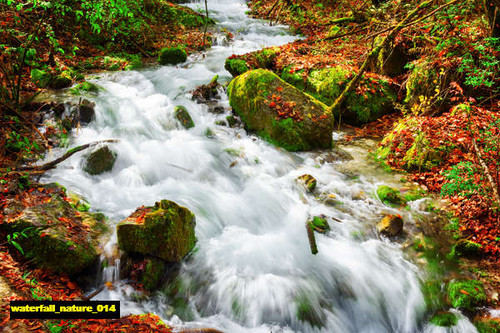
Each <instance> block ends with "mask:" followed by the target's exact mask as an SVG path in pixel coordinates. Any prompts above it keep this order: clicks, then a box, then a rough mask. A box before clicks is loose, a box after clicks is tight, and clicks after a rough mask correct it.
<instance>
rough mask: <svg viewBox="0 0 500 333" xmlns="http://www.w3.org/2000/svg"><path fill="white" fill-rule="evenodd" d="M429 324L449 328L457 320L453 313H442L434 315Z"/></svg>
mask: <svg viewBox="0 0 500 333" xmlns="http://www.w3.org/2000/svg"><path fill="white" fill-rule="evenodd" d="M429 322H431V323H432V324H434V325H436V326H442V327H451V326H455V325H456V324H457V322H458V318H457V316H456V315H455V314H454V313H451V312H444V313H440V314H437V315H435V316H434V317H432V318H431V320H430V321H429Z"/></svg>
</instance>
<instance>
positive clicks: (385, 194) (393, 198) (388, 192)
mask: <svg viewBox="0 0 500 333" xmlns="http://www.w3.org/2000/svg"><path fill="white" fill-rule="evenodd" d="M377 196H378V198H379V199H380V201H382V202H383V203H384V204H387V205H396V206H399V205H402V204H404V203H405V200H404V199H403V197H402V196H401V193H400V192H399V191H398V190H397V189H395V188H392V187H389V186H387V185H380V186H379V187H378V188H377Z"/></svg>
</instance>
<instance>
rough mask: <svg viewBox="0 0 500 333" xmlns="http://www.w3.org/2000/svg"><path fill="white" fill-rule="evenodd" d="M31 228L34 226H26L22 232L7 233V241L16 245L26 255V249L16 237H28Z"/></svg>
mask: <svg viewBox="0 0 500 333" xmlns="http://www.w3.org/2000/svg"><path fill="white" fill-rule="evenodd" d="M31 229H33V228H32V227H30V228H26V229H24V230H22V231H20V232H14V233H12V234H11V235H7V242H8V243H9V244H10V245H12V246H14V247H15V248H16V249H17V250H18V251H19V252H21V253H22V254H23V255H24V250H23V248H22V247H21V245H20V244H19V243H18V242H17V241H16V239H18V238H21V237H23V238H28V235H27V232H28V231H29V230H31Z"/></svg>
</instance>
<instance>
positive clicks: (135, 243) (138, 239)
mask: <svg viewBox="0 0 500 333" xmlns="http://www.w3.org/2000/svg"><path fill="white" fill-rule="evenodd" d="M195 224H196V223H195V217H194V215H193V213H191V212H190V211H189V210H188V209H187V208H185V207H181V206H179V205H177V204H176V203H175V202H172V201H168V200H162V201H161V202H157V203H156V204H155V206H154V207H143V208H139V209H138V210H136V211H135V212H134V213H133V214H132V215H130V217H128V218H127V219H126V220H124V221H122V222H120V223H119V224H118V227H117V234H118V245H119V246H120V248H121V249H122V250H123V251H125V252H126V253H127V254H132V255H133V254H137V253H138V254H141V255H146V256H153V257H157V258H161V259H163V260H165V261H167V262H180V261H181V259H182V258H183V257H184V256H186V255H187V254H188V253H189V252H190V251H191V250H192V249H193V247H194V244H195V242H196V237H195V233H194V227H195Z"/></svg>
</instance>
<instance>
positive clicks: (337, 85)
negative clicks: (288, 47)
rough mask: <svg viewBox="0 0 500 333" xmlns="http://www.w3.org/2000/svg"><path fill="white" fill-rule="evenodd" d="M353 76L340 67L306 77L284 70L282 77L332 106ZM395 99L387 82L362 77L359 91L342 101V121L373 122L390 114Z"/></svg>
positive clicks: (351, 71) (377, 77)
mask: <svg viewBox="0 0 500 333" xmlns="http://www.w3.org/2000/svg"><path fill="white" fill-rule="evenodd" d="M354 75H356V73H355V71H354V70H352V69H348V68H346V67H343V66H336V67H331V68H323V69H313V70H310V71H309V73H307V75H305V74H304V73H303V72H300V71H299V72H295V71H294V70H293V68H291V67H286V68H285V69H284V70H283V73H282V75H281V78H282V79H283V80H285V81H287V82H288V83H290V84H292V85H294V86H295V87H297V88H298V89H301V90H303V91H305V92H307V93H308V94H310V95H312V96H314V97H315V98H316V99H318V100H319V101H321V102H323V103H324V104H326V105H328V106H331V105H332V104H333V103H334V102H335V100H336V99H337V97H339V96H340V94H341V93H342V91H343V90H344V88H345V87H346V85H347V83H348V82H349V81H350V79H351V78H352V77H353V76H354ZM395 100H396V94H395V93H394V91H393V90H392V89H391V87H390V86H389V81H388V80H387V79H384V78H383V77H381V76H377V75H375V74H370V75H368V74H367V75H364V76H363V78H362V79H361V81H360V83H359V87H358V89H356V91H355V92H351V93H349V94H348V96H347V98H346V100H345V102H344V106H343V108H342V121H343V122H345V123H348V124H351V125H360V124H364V123H368V122H371V121H374V120H376V119H378V118H380V117H381V116H383V115H384V114H387V113H390V112H392V111H393V110H394V106H393V103H394V102H395ZM335 116H338V115H335Z"/></svg>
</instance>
